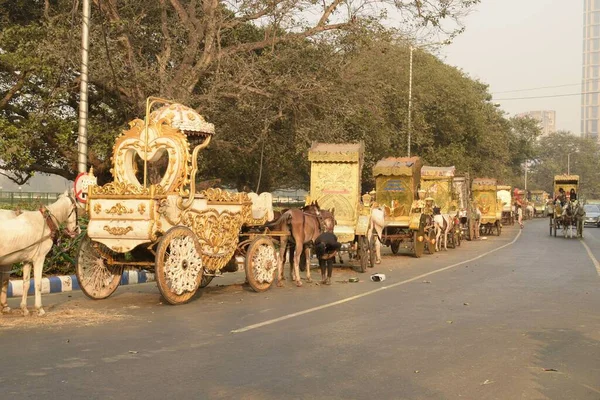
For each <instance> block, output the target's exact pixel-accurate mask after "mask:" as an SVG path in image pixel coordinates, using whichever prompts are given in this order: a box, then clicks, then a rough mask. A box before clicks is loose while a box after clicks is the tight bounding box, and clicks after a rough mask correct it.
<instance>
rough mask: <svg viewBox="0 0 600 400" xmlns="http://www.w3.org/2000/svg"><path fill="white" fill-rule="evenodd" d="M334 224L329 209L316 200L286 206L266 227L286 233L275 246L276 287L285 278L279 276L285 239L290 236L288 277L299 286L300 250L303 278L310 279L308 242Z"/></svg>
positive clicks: (281, 270) (281, 273) (286, 242)
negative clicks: (276, 254)
mask: <svg viewBox="0 0 600 400" xmlns="http://www.w3.org/2000/svg"><path fill="white" fill-rule="evenodd" d="M334 225H335V218H334V216H333V211H328V210H321V209H320V208H319V205H318V203H316V202H315V203H312V204H310V205H308V206H305V207H304V208H302V209H297V208H295V209H290V210H287V211H286V212H284V213H283V214H282V215H281V217H279V219H277V220H276V221H273V222H271V223H269V224H267V226H268V227H269V228H271V229H273V230H277V231H280V232H287V235H286V236H282V238H281V243H280V247H279V261H278V264H277V269H278V282H277V285H278V286H283V281H284V280H285V278H284V276H283V263H284V261H285V252H286V249H287V244H288V240H290V239H291V241H292V242H293V243H292V249H293V250H294V251H293V252H292V251H290V258H291V254H293V258H294V259H293V260H290V266H291V265H292V264H293V269H292V279H293V280H294V282H295V283H296V286H302V282H301V281H300V267H299V265H300V256H301V254H302V251H303V250H304V251H305V255H306V281H307V282H312V279H311V277H310V244H312V242H314V240H315V239H316V238H317V237H318V236H319V235H320V234H321V232H324V231H332V230H333V227H334Z"/></svg>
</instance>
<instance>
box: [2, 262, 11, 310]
mask: <svg viewBox="0 0 600 400" xmlns="http://www.w3.org/2000/svg"><path fill="white" fill-rule="evenodd" d="M4 268H6V270H4ZM9 268H10V267H0V312H2V313H3V314H5V313H9V312H10V307H9V306H8V303H7V297H8V282H9V280H10V269H9Z"/></svg>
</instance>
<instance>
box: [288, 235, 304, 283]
mask: <svg viewBox="0 0 600 400" xmlns="http://www.w3.org/2000/svg"><path fill="white" fill-rule="evenodd" d="M302 242H303V240H296V249H295V254H294V274H293V276H292V279H293V280H294V282H296V286H298V287H300V286H302V281H301V280H300V256H301V255H302V247H303V244H302ZM291 258H292V257H291V255H290V259H291Z"/></svg>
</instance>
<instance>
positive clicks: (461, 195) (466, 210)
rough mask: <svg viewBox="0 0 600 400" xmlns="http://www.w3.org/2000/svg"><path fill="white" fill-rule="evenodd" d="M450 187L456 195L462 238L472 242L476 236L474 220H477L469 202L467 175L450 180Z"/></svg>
mask: <svg viewBox="0 0 600 400" xmlns="http://www.w3.org/2000/svg"><path fill="white" fill-rule="evenodd" d="M452 186H453V187H454V193H455V194H456V201H457V207H458V220H459V222H460V230H461V232H462V238H465V239H467V240H473V239H474V238H475V237H476V236H477V235H476V234H475V229H476V228H475V220H476V219H477V215H476V211H475V208H474V206H473V202H472V201H471V186H470V179H469V174H465V175H462V176H455V177H454V178H453V179H452Z"/></svg>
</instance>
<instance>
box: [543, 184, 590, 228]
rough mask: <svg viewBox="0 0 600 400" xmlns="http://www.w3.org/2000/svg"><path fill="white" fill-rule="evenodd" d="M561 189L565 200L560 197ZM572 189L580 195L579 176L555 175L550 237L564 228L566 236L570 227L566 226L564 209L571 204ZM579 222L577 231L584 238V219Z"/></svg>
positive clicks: (577, 220)
mask: <svg viewBox="0 0 600 400" xmlns="http://www.w3.org/2000/svg"><path fill="white" fill-rule="evenodd" d="M560 189H562V190H563V192H564V198H563V199H561V197H560ZM571 189H574V190H575V193H576V194H579V175H566V174H565V175H555V176H554V185H553V193H554V201H553V203H552V208H551V209H550V210H549V211H550V236H555V237H556V233H557V230H558V229H560V228H562V229H563V233H564V235H565V236H566V229H567V228H568V226H566V225H565V221H564V220H565V218H564V214H565V213H564V209H565V207H569V206H570V203H571V199H570V197H569V193H570V192H571ZM575 221H576V222H577V224H576V226H575V227H576V229H577V235H578V236H581V237H582V236H583V225H584V222H583V218H579V219H576V220H575Z"/></svg>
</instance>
